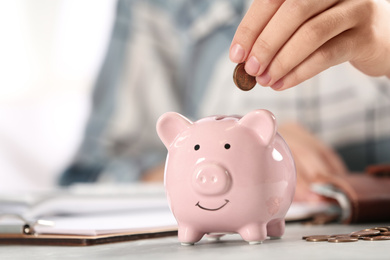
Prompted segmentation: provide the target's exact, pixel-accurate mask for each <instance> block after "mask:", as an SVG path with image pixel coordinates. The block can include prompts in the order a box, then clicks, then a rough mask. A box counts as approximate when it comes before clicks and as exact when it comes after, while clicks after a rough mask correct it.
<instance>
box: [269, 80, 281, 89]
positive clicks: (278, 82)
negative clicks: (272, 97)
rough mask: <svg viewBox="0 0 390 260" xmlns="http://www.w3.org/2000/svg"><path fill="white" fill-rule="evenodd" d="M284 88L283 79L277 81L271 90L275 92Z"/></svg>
mask: <svg viewBox="0 0 390 260" xmlns="http://www.w3.org/2000/svg"><path fill="white" fill-rule="evenodd" d="M282 87H283V79H279V80H278V81H276V82H275V83H274V84H273V85H272V86H271V88H272V89H274V90H278V89H281V88H282Z"/></svg>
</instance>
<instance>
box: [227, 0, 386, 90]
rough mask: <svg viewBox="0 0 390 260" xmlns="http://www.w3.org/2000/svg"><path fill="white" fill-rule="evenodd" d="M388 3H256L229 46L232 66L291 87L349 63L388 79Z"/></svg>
mask: <svg viewBox="0 0 390 260" xmlns="http://www.w3.org/2000/svg"><path fill="white" fill-rule="evenodd" d="M389 35H390V3H389V2H387V1H386V0H376V1H375V0H326V1H322V0H321V1H318V0H254V1H253V3H252V5H251V7H250V8H249V10H248V12H247V14H246V15H245V17H244V18H243V20H242V21H241V24H240V25H239V27H238V28H237V31H236V34H235V36H234V39H233V41H232V44H231V47H230V59H231V60H232V61H233V62H236V63H240V62H244V61H245V62H246V65H245V70H246V72H247V73H248V74H250V75H252V76H256V80H257V82H258V83H259V84H260V85H263V86H271V87H272V88H273V89H275V90H284V89H287V88H290V87H293V86H295V85H297V84H299V83H301V82H303V81H305V80H307V79H309V78H311V77H313V76H315V75H316V74H318V73H320V72H321V71H324V70H326V69H328V68H329V67H332V66H334V65H337V64H340V63H343V62H345V61H349V62H350V63H351V64H352V65H353V66H355V67H356V68H357V69H359V70H360V71H362V72H363V73H365V74H367V75H370V76H383V75H386V76H388V77H390V37H389Z"/></svg>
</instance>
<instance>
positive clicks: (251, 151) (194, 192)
mask: <svg viewBox="0 0 390 260" xmlns="http://www.w3.org/2000/svg"><path fill="white" fill-rule="evenodd" d="M157 132H158V135H159V137H160V138H161V140H162V142H163V143H164V145H165V146H166V147H167V149H168V156H167V160H166V165H165V177H164V178H165V180H164V182H165V188H166V193H167V196H168V201H169V205H170V208H171V210H172V212H173V214H174V216H175V218H176V220H177V222H178V228H179V230H178V237H179V241H180V242H181V243H182V244H183V245H192V244H194V243H195V242H197V241H199V240H200V239H201V238H202V237H203V235H205V234H206V235H208V236H210V237H213V238H219V237H220V236H222V235H223V234H227V233H239V234H240V235H241V237H242V238H243V239H244V240H245V241H248V242H249V243H250V244H258V243H262V241H263V240H265V239H266V237H267V236H270V237H281V236H282V235H283V233H284V227H285V221H284V217H285V215H286V212H287V210H288V209H289V207H290V205H291V202H292V199H293V196H294V191H295V184H296V172H295V165H294V161H293V158H292V155H291V152H290V150H289V148H288V146H287V144H286V142H285V141H284V140H283V138H282V137H281V136H280V135H279V134H278V133H277V131H276V121H275V117H274V115H273V114H272V113H271V112H269V111H267V110H255V111H252V112H250V113H249V114H247V115H245V116H244V117H242V118H241V117H237V116H212V117H207V118H204V119H201V120H198V121H196V122H191V121H190V120H188V119H187V118H185V117H183V116H182V115H180V114H177V113H173V112H168V113H166V114H164V115H162V116H161V117H160V118H159V120H158V122H157Z"/></svg>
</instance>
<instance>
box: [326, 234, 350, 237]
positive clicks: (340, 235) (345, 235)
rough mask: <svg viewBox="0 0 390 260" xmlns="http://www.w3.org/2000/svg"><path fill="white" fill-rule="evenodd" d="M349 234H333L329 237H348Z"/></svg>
mask: <svg viewBox="0 0 390 260" xmlns="http://www.w3.org/2000/svg"><path fill="white" fill-rule="evenodd" d="M349 236H350V234H335V235H330V236H329V237H349Z"/></svg>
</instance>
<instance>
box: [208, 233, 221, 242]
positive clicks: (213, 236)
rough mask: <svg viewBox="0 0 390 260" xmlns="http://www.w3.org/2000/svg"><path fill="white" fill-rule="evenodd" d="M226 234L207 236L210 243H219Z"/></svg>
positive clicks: (210, 234)
mask: <svg viewBox="0 0 390 260" xmlns="http://www.w3.org/2000/svg"><path fill="white" fill-rule="evenodd" d="M224 235H225V234H215V233H209V234H206V238H207V240H210V241H218V240H220V239H221V237H223V236H224Z"/></svg>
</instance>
